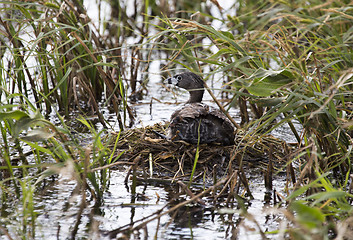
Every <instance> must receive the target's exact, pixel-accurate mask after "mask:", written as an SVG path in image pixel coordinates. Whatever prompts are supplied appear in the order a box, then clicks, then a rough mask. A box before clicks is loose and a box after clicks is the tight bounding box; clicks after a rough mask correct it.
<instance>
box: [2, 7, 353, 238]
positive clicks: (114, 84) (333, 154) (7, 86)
mask: <svg viewBox="0 0 353 240" xmlns="http://www.w3.org/2000/svg"><path fill="white" fill-rule="evenodd" d="M98 2H99V3H101V1H98ZM108 2H109V3H110V4H111V6H112V9H113V11H112V15H111V19H110V21H106V22H104V24H100V25H99V26H96V25H95V24H94V23H93V22H92V20H91V19H90V18H89V16H88V15H87V12H86V10H85V8H84V6H83V1H81V0H75V1H60V0H53V1H2V2H1V3H0V4H1V10H2V11H1V13H0V14H1V17H0V27H1V30H0V43H1V45H0V58H1V59H0V66H1V68H0V99H1V103H0V131H1V138H0V158H1V166H0V173H1V180H0V187H1V194H2V200H3V201H11V200H13V199H15V200H16V199H17V200H18V199H20V200H21V204H22V207H23V212H22V213H21V217H22V219H23V222H24V223H26V224H24V225H23V228H22V229H20V233H21V235H22V236H23V238H24V239H27V238H28V239H30V238H34V237H35V229H34V226H35V223H34V221H35V219H36V213H35V210H34V206H33V204H34V203H33V195H34V194H36V191H35V189H36V187H37V185H40V183H41V181H43V179H48V178H49V177H50V176H53V175H58V174H60V170H63V169H65V170H67V171H71V172H72V176H73V178H74V179H75V180H76V181H77V183H78V186H79V189H80V194H82V203H81V206H82V209H83V208H84V207H85V204H86V202H85V200H86V194H87V193H89V194H90V196H92V198H94V199H95V200H97V202H100V200H101V197H102V195H103V194H104V192H105V191H106V189H107V185H108V182H109V171H108V170H107V168H105V166H107V165H109V164H112V163H113V162H114V161H116V160H117V159H118V158H119V157H120V155H121V153H120V154H117V151H118V149H116V148H113V149H109V148H108V147H106V146H108V144H107V142H113V143H114V142H115V143H116V142H117V141H119V135H118V136H115V135H109V134H108V133H107V132H106V130H105V129H104V128H103V130H101V131H97V130H96V129H95V128H94V127H93V126H92V124H91V123H90V122H88V121H87V120H86V117H87V116H97V119H98V120H99V122H100V123H101V125H102V126H104V127H106V126H108V123H107V121H106V119H104V116H103V114H102V111H101V110H102V108H101V106H109V109H111V110H113V111H114V113H116V115H117V121H118V124H119V126H120V129H121V130H123V129H124V128H125V127H126V126H127V125H131V124H127V123H126V120H127V119H129V120H130V121H131V122H133V119H134V113H133V110H132V108H131V106H130V101H129V99H130V100H131V101H135V100H138V99H141V98H143V91H144V90H146V89H147V85H146V82H147V81H148V79H146V78H143V77H142V76H144V75H143V74H142V73H146V72H148V70H149V64H150V63H151V62H152V61H153V60H152V59H153V57H157V58H158V61H160V64H161V65H164V66H163V67H161V70H162V73H163V74H168V73H169V72H171V71H174V70H175V69H176V68H183V69H188V70H190V71H194V72H198V73H200V74H202V75H203V76H204V78H205V79H206V80H208V79H210V78H212V77H213V76H215V75H217V76H221V79H222V80H223V81H224V82H223V86H224V88H223V91H224V92H226V93H227V95H228V96H230V98H229V99H228V100H227V101H226V104H225V108H226V109H230V108H232V107H238V108H239V109H240V113H241V120H240V121H241V123H240V125H241V128H242V129H238V130H239V131H245V132H246V133H247V135H248V136H250V137H251V136H258V135H259V134H260V135H261V134H268V133H269V132H270V131H271V130H274V129H276V128H278V127H280V126H282V125H286V124H288V125H289V129H290V130H291V131H292V132H293V135H294V136H295V137H296V142H295V143H293V146H294V148H295V150H296V155H291V154H288V159H287V160H288V166H290V167H293V166H294V167H295V169H296V173H297V174H296V175H295V176H292V178H293V179H295V181H293V184H292V188H291V189H290V190H291V191H290V192H291V193H289V194H288V197H287V198H286V199H285V200H286V201H287V202H288V203H289V207H288V209H287V210H284V215H285V217H286V219H287V220H288V222H290V223H288V224H287V225H286V226H285V227H284V229H279V230H278V231H277V234H282V233H283V236H287V237H292V238H295V239H297V238H303V239H304V238H305V237H308V238H310V237H311V236H315V237H317V238H318V239H322V238H332V237H334V236H344V235H345V234H346V232H344V230H342V229H343V228H340V227H339V224H337V223H338V222H339V223H340V224H343V225H344V224H346V225H347V224H348V225H349V218H348V217H349V215H350V214H351V213H352V210H353V209H352V207H351V205H350V203H351V201H352V183H351V182H352V180H353V179H352V175H351V171H352V163H351V159H352V139H351V137H352V125H353V124H352V109H353V105H352V101H353V98H352V90H353V89H352V79H353V78H352V77H353V27H352V26H353V5H352V4H351V3H349V2H348V1H338V2H337V1H329V2H324V1H319V0H312V1H309V2H308V1H288V2H286V1H280V2H279V1H266V0H265V1H262V2H259V1H252V0H239V1H237V3H235V4H234V5H233V7H232V9H234V11H229V12H227V13H224V12H222V9H221V7H220V6H218V5H217V1H212V3H208V4H205V3H204V1H192V2H190V1H153V0H148V1H141V3H143V4H137V3H138V2H139V1H135V2H134V4H135V8H134V12H129V11H127V4H128V1H112V0H111V1H108ZM210 4H214V6H216V7H217V8H216V9H217V10H218V11H219V13H220V16H215V15H213V13H214V12H213V11H211V10H210V9H211V7H210ZM101 17H102V16H101ZM212 21H217V22H218V23H220V24H218V25H219V26H220V27H215V25H212V24H210V22H212ZM102 26H104V27H102ZM132 39H133V40H134V41H135V42H133V43H131V40H132ZM151 56H153V57H151ZM73 111H77V112H78V113H79V114H81V115H82V116H83V117H82V118H79V120H78V121H79V122H80V123H81V124H82V125H84V126H85V127H86V128H87V129H89V132H90V136H91V138H92V141H91V142H90V143H89V144H83V143H82V142H80V140H79V138H80V137H82V136H81V135H80V133H77V132H75V131H74V130H73V129H71V128H70V127H69V126H67V124H66V123H67V122H66V121H65V119H66V118H68V117H70V115H72V112H73ZM52 115H55V116H56V118H57V119H58V122H59V123H58V124H57V125H55V124H53V123H51V122H50V121H48V118H49V116H52ZM294 123H295V124H299V125H300V126H301V127H300V128H295V127H294ZM254 139H255V138H254ZM249 144H252V143H249ZM113 145H114V144H113ZM115 146H116V144H115ZM14 152H15V153H14ZM29 156H30V157H29ZM197 160H198V155H196V157H195V164H196V163H197ZM195 166H196V165H195ZM281 170H283V169H281ZM281 170H280V171H281ZM9 189H11V190H9ZM12 190H13V191H12ZM15 200H13V201H15ZM81 214H82V212H81ZM80 216H81V215H80V214H79V217H80ZM79 217H78V219H79ZM78 222H79V221H78ZM346 225H345V226H346ZM323 226H324V227H323ZM76 227H77V226H76ZM75 229H76V230H77V228H75ZM346 229H349V227H347V228H346ZM5 230H6V229H5ZM5 230H4V229H0V231H3V233H4V234H6V231H5ZM4 231H5V232H4ZM73 237H74V236H73Z"/></svg>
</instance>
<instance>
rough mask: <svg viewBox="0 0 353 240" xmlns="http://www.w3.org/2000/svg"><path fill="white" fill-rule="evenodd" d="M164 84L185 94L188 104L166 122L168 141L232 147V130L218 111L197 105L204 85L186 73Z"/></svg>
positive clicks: (192, 74)
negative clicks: (185, 91) (180, 89)
mask: <svg viewBox="0 0 353 240" xmlns="http://www.w3.org/2000/svg"><path fill="white" fill-rule="evenodd" d="M168 83H172V84H175V85H176V86H178V87H181V88H184V89H186V90H188V91H189V93H190V98H189V101H188V102H187V103H186V104H185V105H184V106H183V107H182V108H180V109H178V110H176V111H175V112H174V113H173V114H172V116H171V119H170V126H169V133H168V137H169V138H170V139H172V140H184V141H186V142H189V143H192V144H197V143H200V144H203V143H220V144H222V145H231V144H234V138H235V133H234V127H233V124H232V123H231V122H230V121H229V119H228V118H227V117H226V116H225V115H224V113H222V112H221V111H220V110H218V109H216V108H213V107H210V106H208V105H207V104H204V103H201V100H202V97H203V93H204V84H203V80H202V79H201V78H200V77H199V76H198V75H196V74H194V73H191V72H186V73H182V74H178V75H176V76H174V77H172V78H169V79H168Z"/></svg>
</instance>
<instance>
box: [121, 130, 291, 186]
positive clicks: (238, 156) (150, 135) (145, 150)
mask: <svg viewBox="0 0 353 240" xmlns="http://www.w3.org/2000/svg"><path fill="white" fill-rule="evenodd" d="M166 129H167V125H166V124H165V125H162V124H155V125H153V126H148V127H145V128H136V129H131V130H128V131H125V132H124V133H122V134H121V135H120V138H119V141H118V143H117V146H116V148H117V149H119V152H120V153H122V154H121V156H120V159H119V161H120V162H121V161H123V162H129V163H131V164H132V165H134V166H137V167H138V169H139V170H141V171H143V173H144V174H147V175H148V176H150V175H151V174H152V175H153V176H158V177H167V178H170V177H173V179H175V180H178V179H182V180H185V179H187V178H188V177H190V174H191V172H193V173H194V180H195V179H197V178H198V177H199V178H202V179H203V180H205V178H208V179H212V178H214V177H215V176H220V175H224V174H226V173H227V171H230V170H234V169H240V168H251V167H259V168H260V169H263V170H264V171H266V169H268V167H269V163H270V164H271V168H272V167H282V166H284V156H285V155H286V153H287V150H288V149H289V148H288V146H287V145H286V143H285V142H284V141H282V140H279V139H277V138H274V137H273V136H270V135H267V136H254V135H246V134H244V133H241V132H240V133H238V134H237V137H236V139H235V144H234V145H231V146H221V145H217V144H201V145H199V146H197V145H194V144H189V143H187V142H184V141H170V140H167V139H163V138H161V137H160V134H164V135H166ZM195 161H197V162H196V164H195ZM193 169H194V170H193Z"/></svg>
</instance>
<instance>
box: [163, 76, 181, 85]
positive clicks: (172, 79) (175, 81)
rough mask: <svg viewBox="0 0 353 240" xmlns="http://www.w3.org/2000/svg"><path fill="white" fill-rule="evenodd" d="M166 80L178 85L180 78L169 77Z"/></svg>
mask: <svg viewBox="0 0 353 240" xmlns="http://www.w3.org/2000/svg"><path fill="white" fill-rule="evenodd" d="M166 81H167V82H168V84H173V85H177V84H178V80H177V79H176V78H175V77H170V78H167V80H166Z"/></svg>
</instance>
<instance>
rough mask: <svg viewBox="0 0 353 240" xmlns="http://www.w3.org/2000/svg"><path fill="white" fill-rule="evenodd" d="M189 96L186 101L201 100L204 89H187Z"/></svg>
mask: <svg viewBox="0 0 353 240" xmlns="http://www.w3.org/2000/svg"><path fill="white" fill-rule="evenodd" d="M189 93H190V98H189V100H188V101H187V103H197V102H201V101H202V97H203V93H204V90H203V89H202V90H191V91H189Z"/></svg>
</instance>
